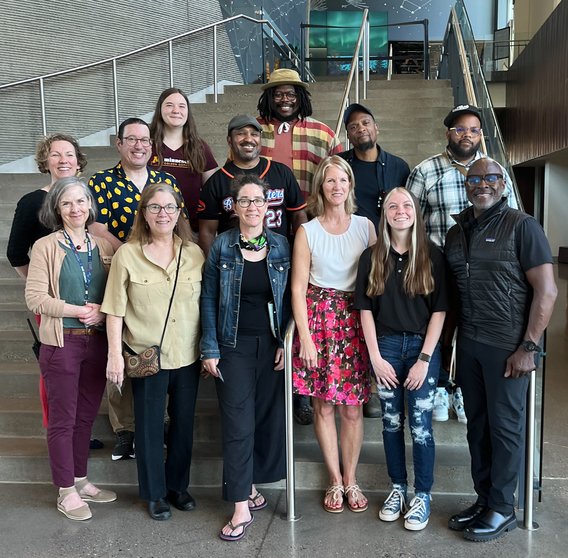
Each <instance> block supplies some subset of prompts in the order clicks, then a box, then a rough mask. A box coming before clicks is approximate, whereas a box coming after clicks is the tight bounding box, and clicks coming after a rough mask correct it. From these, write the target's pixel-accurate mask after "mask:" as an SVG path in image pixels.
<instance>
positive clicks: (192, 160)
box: [150, 87, 206, 173]
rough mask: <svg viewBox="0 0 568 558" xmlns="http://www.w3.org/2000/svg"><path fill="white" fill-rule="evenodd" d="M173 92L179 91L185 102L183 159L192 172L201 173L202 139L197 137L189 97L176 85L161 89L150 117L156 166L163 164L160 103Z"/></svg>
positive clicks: (202, 169) (162, 122)
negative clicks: (156, 159) (185, 117)
mask: <svg viewBox="0 0 568 558" xmlns="http://www.w3.org/2000/svg"><path fill="white" fill-rule="evenodd" d="M175 93H179V94H180V95H181V96H182V97H183V98H184V99H185V102H186V103H187V121H186V123H185V124H184V125H183V146H182V147H183V154H184V157H185V159H186V160H187V161H188V162H189V164H190V166H191V170H192V171H193V172H198V173H202V172H204V171H205V163H206V159H205V149H204V145H203V140H202V139H201V138H200V137H199V134H198V133H197V125H196V124H195V120H194V118H193V114H192V113H191V109H190V107H189V99H188V97H187V95H186V94H185V93H184V92H183V91H182V90H181V89H178V88H177V87H170V88H168V89H166V90H164V91H162V93H161V95H160V96H159V97H158V102H157V103H156V108H155V110H154V116H153V117H152V122H151V123H150V137H151V138H152V140H153V142H154V146H155V151H156V154H157V156H158V166H159V168H161V167H162V165H163V164H164V155H163V153H162V151H163V146H164V128H165V127H166V124H165V122H164V119H163V117H162V105H163V104H164V101H165V100H166V99H167V98H168V97H169V96H170V95H174V94H175Z"/></svg>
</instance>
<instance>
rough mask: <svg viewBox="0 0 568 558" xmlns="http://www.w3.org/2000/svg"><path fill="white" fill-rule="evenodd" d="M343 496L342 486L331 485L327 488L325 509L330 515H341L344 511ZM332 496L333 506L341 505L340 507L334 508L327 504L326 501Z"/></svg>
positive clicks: (324, 500)
mask: <svg viewBox="0 0 568 558" xmlns="http://www.w3.org/2000/svg"><path fill="white" fill-rule="evenodd" d="M343 494H344V488H343V485H341V484H331V485H330V486H328V487H327V490H326V491H325V497H324V499H323V509H324V510H325V511H326V512H329V513H341V512H342V511H343ZM330 496H331V502H332V503H333V504H341V506H340V507H337V508H336V507H332V506H330V505H329V504H326V503H325V502H326V500H327V499H328V498H329V497H330Z"/></svg>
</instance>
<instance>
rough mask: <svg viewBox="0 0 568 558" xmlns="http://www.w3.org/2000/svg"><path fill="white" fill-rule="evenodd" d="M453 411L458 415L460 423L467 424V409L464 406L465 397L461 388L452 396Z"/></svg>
mask: <svg viewBox="0 0 568 558" xmlns="http://www.w3.org/2000/svg"><path fill="white" fill-rule="evenodd" d="M452 409H453V411H454V413H455V414H456V417H457V419H458V421H459V422H461V423H462V424H467V417H466V416H465V408H464V406H463V395H462V390H461V388H457V389H456V391H454V393H453V394H452Z"/></svg>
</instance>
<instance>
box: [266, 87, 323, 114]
mask: <svg viewBox="0 0 568 558" xmlns="http://www.w3.org/2000/svg"><path fill="white" fill-rule="evenodd" d="M293 87H294V91H295V92H296V96H297V98H298V109H299V112H298V117H299V118H300V119H302V118H306V117H308V116H311V115H312V112H313V110H312V101H311V98H310V97H311V95H310V92H309V91H308V90H307V89H306V88H305V87H302V86H301V85H294V86H293ZM274 90H275V87H270V88H268V89H266V90H265V91H264V92H263V93H262V95H261V96H260V99H259V100H258V105H257V106H256V108H257V110H258V113H259V114H260V116H261V117H262V118H264V120H266V121H267V122H269V121H270V120H272V119H273V118H278V111H277V110H276V103H275V102H274Z"/></svg>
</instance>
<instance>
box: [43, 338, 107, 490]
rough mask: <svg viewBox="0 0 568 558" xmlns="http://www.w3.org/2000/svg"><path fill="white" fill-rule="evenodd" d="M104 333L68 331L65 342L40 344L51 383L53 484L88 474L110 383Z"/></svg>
mask: <svg viewBox="0 0 568 558" xmlns="http://www.w3.org/2000/svg"><path fill="white" fill-rule="evenodd" d="M106 360H107V340H106V335H105V334H104V333H97V334H94V335H71V334H65V335H64V347H61V348H60V347H54V346H53V345H42V346H41V352H40V357H39V366H40V370H41V375H42V377H43V380H44V382H45V387H46V388H47V397H48V404H49V424H48V426H47V448H48V451H49V462H50V465H51V476H52V478H53V484H55V486H59V487H68V486H73V482H74V478H75V477H84V476H86V475H87V459H88V457H89V441H90V439H91V429H92V426H93V422H94V421H95V418H96V416H97V413H98V411H99V407H100V404H101V399H102V396H103V393H104V389H105V384H106Z"/></svg>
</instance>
